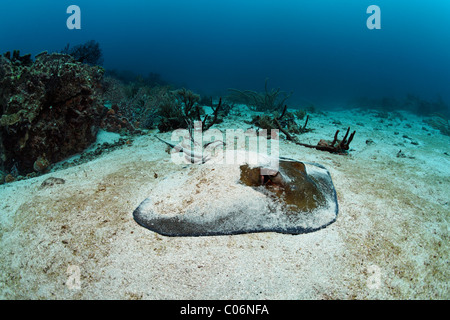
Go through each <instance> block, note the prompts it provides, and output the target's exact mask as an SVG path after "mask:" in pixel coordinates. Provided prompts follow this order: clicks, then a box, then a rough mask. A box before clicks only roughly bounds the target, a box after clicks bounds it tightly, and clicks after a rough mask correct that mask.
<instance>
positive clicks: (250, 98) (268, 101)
mask: <svg viewBox="0 0 450 320" xmlns="http://www.w3.org/2000/svg"><path fill="white" fill-rule="evenodd" d="M268 81H269V79H266V82H265V85H264V89H265V92H256V91H251V90H244V91H241V90H238V89H228V90H229V91H231V93H230V95H228V97H227V100H229V101H232V102H234V103H240V104H245V105H247V106H248V107H249V108H250V109H252V110H253V111H263V112H265V111H268V112H273V111H277V110H278V111H279V110H282V108H283V106H284V105H285V102H286V100H287V99H289V98H290V97H291V95H292V92H291V93H286V92H284V91H280V88H278V89H271V90H269V89H268V88H267V83H268Z"/></svg>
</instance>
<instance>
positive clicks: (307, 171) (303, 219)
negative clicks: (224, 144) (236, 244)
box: [133, 161, 338, 236]
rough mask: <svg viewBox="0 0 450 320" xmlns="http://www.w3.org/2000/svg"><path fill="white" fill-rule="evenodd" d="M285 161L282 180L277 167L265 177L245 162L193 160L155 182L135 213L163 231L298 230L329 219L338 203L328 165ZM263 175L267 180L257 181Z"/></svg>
mask: <svg viewBox="0 0 450 320" xmlns="http://www.w3.org/2000/svg"><path fill="white" fill-rule="evenodd" d="M286 162H287V163H286ZM286 162H285V161H281V163H280V169H279V170H280V174H282V175H284V176H283V177H282V180H280V179H279V178H280V177H279V176H277V175H276V172H275V173H273V175H272V176H271V177H268V179H269V180H266V179H264V178H261V177H260V173H259V171H258V170H255V169H254V168H251V167H248V166H247V167H243V168H242V169H243V170H241V166H239V165H235V166H216V167H214V168H211V167H207V166H204V165H202V166H193V167H191V168H190V169H188V170H189V172H187V173H186V172H179V173H177V174H175V175H173V176H172V177H168V178H167V179H165V180H163V181H161V182H160V183H159V184H158V185H156V186H155V187H154V188H153V190H152V193H151V194H150V196H149V197H148V198H147V199H145V200H144V201H143V202H142V203H141V204H140V205H139V207H138V208H136V210H135V211H134V212H133V217H134V219H135V220H136V222H137V223H138V224H139V225H141V226H143V227H145V228H147V229H150V230H152V231H154V232H157V233H160V234H162V235H166V236H208V235H230V234H242V233H251V232H280V233H288V234H300V233H306V232H312V231H316V230H318V229H321V228H324V227H326V226H328V225H329V224H331V223H333V222H334V221H335V220H336V218H337V214H338V203H337V197H336V192H335V189H334V185H333V182H332V180H331V176H330V174H329V173H328V171H327V170H326V169H325V168H324V167H322V166H320V165H315V164H312V163H301V164H298V162H297V163H296V162H295V161H294V162H293V163H292V161H286ZM243 172H244V173H243ZM274 177H276V179H275V178H274ZM260 178H261V179H260ZM272 180H273V181H272ZM267 181H268V182H271V184H269V183H268V184H267V185H266V184H264V185H258V184H260V183H261V182H263V183H266V182H267ZM279 181H282V182H281V183H280V185H277V183H279Z"/></svg>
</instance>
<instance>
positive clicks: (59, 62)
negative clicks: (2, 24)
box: [0, 52, 104, 174]
mask: <svg viewBox="0 0 450 320" xmlns="http://www.w3.org/2000/svg"><path fill="white" fill-rule="evenodd" d="M13 57H14V58H15V59H8V58H7V57H3V56H2V57H0V170H3V171H9V170H11V168H12V167H14V166H16V167H17V169H18V171H19V172H20V173H21V174H27V173H30V172H33V171H34V170H35V169H36V167H37V168H41V166H40V163H39V160H38V159H40V158H41V159H43V157H45V159H46V161H48V162H49V163H55V162H58V161H60V160H62V159H64V158H66V157H68V156H70V155H73V154H75V153H78V152H80V151H82V150H84V149H85V148H86V147H87V146H89V145H90V144H91V143H92V142H93V141H94V140H95V137H96V133H97V128H98V125H99V122H100V117H101V115H102V112H103V108H104V107H103V104H102V101H101V99H100V95H99V91H100V88H101V79H102V76H103V72H104V70H103V68H101V67H92V66H89V65H86V64H82V63H80V62H77V61H76V60H75V59H74V58H73V57H72V56H70V55H66V54H59V53H53V54H47V52H43V53H40V54H38V55H36V57H35V61H34V62H32V63H24V62H23V61H25V62H27V61H28V58H20V57H19V58H18V54H17V53H16V54H15V55H13ZM37 160H38V164H37V166H35V164H36V161H37Z"/></svg>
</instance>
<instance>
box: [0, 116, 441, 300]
mask: <svg viewBox="0 0 450 320" xmlns="http://www.w3.org/2000/svg"><path fill="white" fill-rule="evenodd" d="M374 115H375V113H370V112H366V111H364V112H360V113H358V112H357V111H356V110H354V111H339V112H327V113H326V116H325V115H319V114H313V115H312V116H311V119H310V122H309V124H308V127H310V128H315V129H316V130H315V131H313V132H310V133H307V134H304V135H301V136H300V138H301V140H302V141H303V142H307V143H311V144H316V143H317V142H318V140H319V139H332V138H333V136H334V132H335V130H336V129H337V128H339V129H340V130H341V133H340V137H342V135H343V134H344V132H345V129H346V128H347V127H348V126H351V129H352V130H353V129H355V130H357V133H356V135H355V139H354V141H353V142H352V144H351V147H352V149H353V150H352V151H351V152H350V155H349V156H341V155H333V154H330V153H327V152H322V151H317V150H314V149H308V148H304V147H300V146H297V145H295V144H293V143H291V142H288V141H285V140H282V141H281V143H280V148H281V150H280V155H281V156H284V157H290V158H294V159H298V160H302V161H310V162H317V163H320V164H322V165H324V166H325V167H326V168H327V169H328V170H329V171H330V173H331V175H332V178H333V181H334V184H335V187H336V190H337V193H338V200H339V206H340V211H339V216H338V219H337V221H336V222H335V223H334V224H332V225H330V226H328V227H327V228H325V229H322V230H320V231H317V232H314V233H309V234H302V235H296V236H292V235H283V234H277V233H257V234H245V235H235V236H216V237H197V238H191V237H187V238H169V237H164V236H161V235H158V234H156V233H154V232H151V231H149V230H147V229H144V228H142V227H140V226H139V225H137V224H136V223H135V221H134V220H133V218H132V212H133V210H134V209H135V208H136V207H137V206H138V205H139V204H140V202H141V201H142V200H144V199H145V198H146V197H147V195H148V194H149V193H150V192H151V190H152V186H153V185H154V184H155V183H156V182H158V181H159V179H162V178H163V177H165V176H168V175H170V174H171V173H173V172H176V171H178V170H183V169H182V167H181V166H179V165H175V164H173V163H172V162H171V161H170V155H169V154H167V153H166V152H165V149H166V146H165V145H164V144H162V143H161V142H160V141H158V140H157V139H156V138H154V137H153V136H152V135H148V136H142V137H139V138H137V139H136V140H135V141H134V143H133V145H132V146H124V147H123V148H122V149H119V150H116V151H113V152H111V153H109V154H106V155H103V156H101V157H100V158H98V159H96V160H94V161H91V162H89V163H86V164H83V165H80V166H78V167H72V168H69V169H65V170H61V171H57V172H54V173H51V174H47V175H45V176H41V177H38V178H34V179H30V180H26V181H19V182H15V183H12V184H7V185H2V186H0V235H1V240H0V241H1V243H0V298H1V299H231V298H233V299H449V298H450V293H449V279H450V275H449V270H450V268H449V266H448V264H449V245H448V243H449V241H448V240H449V239H448V236H449V230H448V226H449V221H448V220H449V217H450V205H449V201H450V200H449V199H450V156H448V155H445V154H444V152H447V153H448V154H450V137H447V136H443V135H441V134H440V133H439V132H438V131H437V130H435V129H432V128H430V127H429V126H428V125H426V124H424V123H422V119H421V118H419V117H416V116H413V115H410V114H407V113H404V114H403V116H405V117H406V120H404V121H400V120H398V119H395V118H394V119H391V120H389V119H384V120H383V122H380V120H381V119H380V118H377V117H375V116H374ZM249 118H250V116H249ZM246 120H249V119H246ZM333 121H340V122H341V123H342V125H336V124H333V123H332V122H333ZM357 123H359V124H360V125H358V124H357ZM361 124H362V125H361ZM406 124H409V125H410V126H411V127H410V128H409V127H406ZM230 126H234V127H236V128H242V129H247V128H248V127H249V126H248V125H246V124H244V123H243V122H240V119H239V118H237V117H234V116H231V117H230V119H229V120H228V121H227V122H225V123H222V124H220V125H217V126H215V128H219V129H226V128H228V127H230ZM422 127H424V128H426V130H424V129H422ZM394 132H398V134H397V135H395V134H394ZM404 135H406V136H408V137H409V138H405V137H403V136H404ZM160 136H161V137H163V138H164V139H166V140H170V134H169V133H166V134H162V135H160ZM104 137H105V136H104ZM109 138H111V137H109ZM367 139H372V140H373V141H374V142H375V143H374V144H370V145H369V144H366V140H367ZM411 141H413V142H415V143H418V145H415V144H412V143H411ZM399 150H401V151H402V152H403V154H405V156H407V157H406V158H398V157H396V155H397V153H398V152H399ZM408 157H414V159H411V158H408ZM155 173H156V174H157V178H155ZM50 176H53V177H59V178H63V179H65V180H66V183H65V184H63V185H55V186H53V187H49V188H45V189H41V188H39V186H40V184H41V183H42V181H44V180H45V179H46V178H48V177H50ZM68 270H69V273H68ZM74 270H75V271H74ZM77 270H79V279H80V282H79V283H80V285H81V286H80V288H77V286H76V285H75V286H73V284H77V282H76V281H75V282H72V280H73V279H76V277H77V272H76V271H77Z"/></svg>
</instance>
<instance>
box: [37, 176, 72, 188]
mask: <svg viewBox="0 0 450 320" xmlns="http://www.w3.org/2000/svg"><path fill="white" fill-rule="evenodd" d="M64 183H66V180H64V179H61V178H55V177H50V178H47V179H45V180H44V181H43V182H42V184H41V187H40V188H46V187H53V186H54V185H55V184H64Z"/></svg>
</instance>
